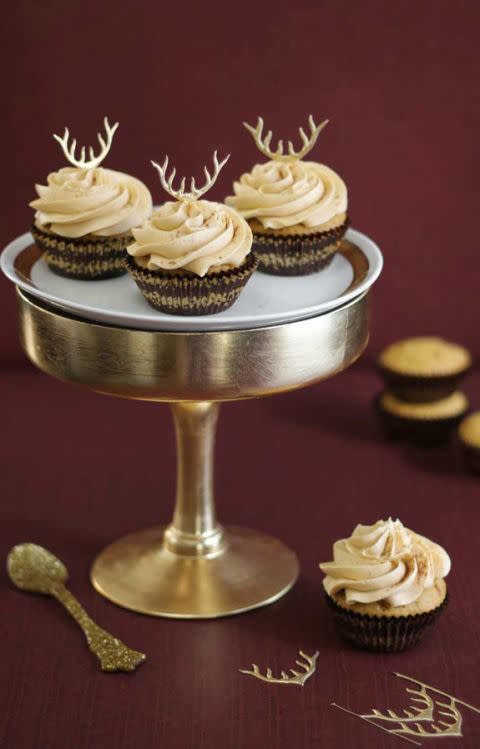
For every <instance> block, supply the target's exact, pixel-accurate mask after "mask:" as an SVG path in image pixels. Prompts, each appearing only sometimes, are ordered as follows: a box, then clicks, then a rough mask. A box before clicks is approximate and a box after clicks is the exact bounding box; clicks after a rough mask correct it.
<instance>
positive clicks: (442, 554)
mask: <svg viewBox="0 0 480 749" xmlns="http://www.w3.org/2000/svg"><path fill="white" fill-rule="evenodd" d="M320 569H321V570H322V572H324V573H325V575H326V577H325V579H324V581H323V587H324V588H325V592H326V597H327V603H328V605H329V607H330V609H331V610H332V612H333V615H334V619H335V622H336V625H337V627H338V629H339V630H340V633H341V634H342V635H343V636H344V637H345V638H346V639H347V640H349V641H350V642H352V643H353V644H354V645H356V646H358V647H360V648H365V649H368V650H376V651H383V652H396V651H400V650H404V649H405V648H408V647H411V646H413V645H415V644H416V643H417V642H418V640H419V639H420V638H421V636H422V635H423V634H424V632H425V629H426V628H427V627H429V626H430V625H431V624H433V622H434V621H435V620H436V619H437V617H438V615H439V613H440V612H441V611H442V610H443V608H444V607H445V604H446V603H447V586H446V584H445V580H444V579H443V578H444V577H446V576H447V575H448V573H449V571H450V558H449V556H448V554H447V552H446V551H444V549H442V547H441V546H439V545H438V544H436V543H433V541H430V540H429V539H428V538H425V537H424V536H420V535H418V534H417V533H414V532H413V531H411V530H409V529H408V528H405V527H404V526H403V525H402V523H401V522H400V520H395V521H393V520H392V519H391V518H389V519H388V520H386V521H385V520H378V521H377V522H376V523H375V524H374V525H357V526H356V528H355V529H354V531H353V533H352V535H351V536H350V538H344V539H341V540H340V541H336V542H335V543H334V545H333V562H326V563H324V564H320Z"/></svg>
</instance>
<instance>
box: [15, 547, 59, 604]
mask: <svg viewBox="0 0 480 749" xmlns="http://www.w3.org/2000/svg"><path fill="white" fill-rule="evenodd" d="M7 571H8V575H9V577H10V580H11V581H12V582H13V584H14V585H16V586H17V588H20V589H21V590H27V591H29V592H30V593H46V594H48V593H51V592H52V589H53V588H54V586H55V585H63V584H64V583H66V582H67V580H68V570H67V568H66V567H65V565H64V564H63V563H62V562H61V561H60V559H57V557H56V556H55V555H54V554H51V553H50V552H49V551H47V550H46V549H44V548H43V546H38V544H31V543H25V544H17V546H14V547H13V549H12V550H11V551H10V553H9V555H8V557H7Z"/></svg>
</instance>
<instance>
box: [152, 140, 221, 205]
mask: <svg viewBox="0 0 480 749" xmlns="http://www.w3.org/2000/svg"><path fill="white" fill-rule="evenodd" d="M229 158H230V154H228V155H227V156H226V157H225V158H224V159H223V161H221V162H220V163H219V162H218V158H217V152H216V151H214V153H213V166H214V170H213V174H212V175H210V172H209V171H208V169H207V167H206V166H204V167H203V171H204V173H205V184H204V186H203V187H196V185H195V178H194V177H191V178H190V192H185V181H186V178H185V177H182V180H181V182H180V187H179V188H178V190H175V189H174V187H173V180H174V179H175V174H176V173H177V170H176V169H175V168H174V169H173V171H172V173H171V174H170V177H168V179H167V167H168V156H165V161H164V162H163V164H162V166H160V164H157V163H156V162H155V161H152V164H153V166H154V167H155V169H156V170H157V171H158V174H159V176H160V182H161V183H162V187H163V189H164V190H165V192H168V194H169V195H171V197H172V198H175V200H198V198H200V197H201V196H202V195H204V194H205V193H206V192H207V190H210V188H211V187H212V185H214V184H215V182H216V179H217V177H218V175H219V174H220V170H221V169H222V167H224V166H225V164H226V163H227V161H228V160H229Z"/></svg>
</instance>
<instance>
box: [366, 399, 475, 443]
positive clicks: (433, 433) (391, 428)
mask: <svg viewBox="0 0 480 749" xmlns="http://www.w3.org/2000/svg"><path fill="white" fill-rule="evenodd" d="M381 395H382V394H381V393H379V394H378V395H377V396H375V398H374V406H375V409H376V410H377V412H378V414H379V416H380V420H381V422H382V426H383V428H384V430H385V432H386V434H387V436H388V437H391V438H392V439H405V440H408V441H410V442H415V443H418V444H420V445H442V444H444V443H445V442H448V440H449V439H450V438H451V436H452V434H453V432H454V430H455V429H456V427H457V426H458V425H459V423H460V421H461V420H462V419H463V417H464V416H465V414H466V413H467V411H468V408H469V407H468V406H467V408H465V410H464V411H462V412H461V413H459V414H457V415H456V416H449V417H448V418H442V419H412V418H408V417H405V416H399V415H398V414H393V413H390V411H386V410H385V409H384V408H382V405H381V402H380V398H381Z"/></svg>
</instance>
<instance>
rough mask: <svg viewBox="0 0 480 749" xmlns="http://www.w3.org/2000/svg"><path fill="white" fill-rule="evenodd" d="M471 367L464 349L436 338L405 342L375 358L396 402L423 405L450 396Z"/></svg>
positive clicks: (412, 339)
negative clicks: (400, 400)
mask: <svg viewBox="0 0 480 749" xmlns="http://www.w3.org/2000/svg"><path fill="white" fill-rule="evenodd" d="M471 365H472V358H471V356H470V354H469V352H468V351H467V349H465V348H464V347H463V346H459V345H458V344H456V343H450V342H449V341H445V340H443V339H442V338H437V337H433V336H430V337H419V338H407V339H406V340H403V341H397V342H396V343H392V344H391V345H390V346H388V347H387V348H386V349H384V351H382V353H381V354H380V356H379V358H378V366H379V369H380V373H381V375H382V377H383V378H384V380H385V382H386V384H387V387H388V388H389V389H390V390H391V391H392V392H393V393H395V395H397V396H398V397H399V398H401V399H403V400H405V401H411V402H412V403H426V402H427V401H435V400H438V399H440V398H445V397H446V396H447V395H450V394H451V393H453V391H454V390H456V388H457V387H458V385H459V383H460V381H461V380H462V378H463V377H464V376H465V374H466V373H467V372H468V370H469V369H470V367H471Z"/></svg>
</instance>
